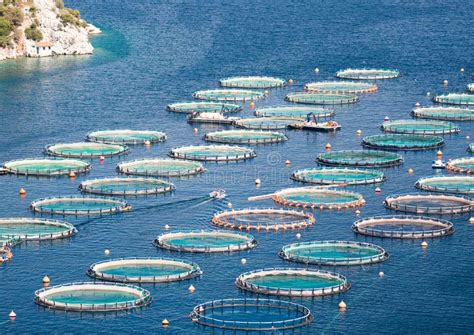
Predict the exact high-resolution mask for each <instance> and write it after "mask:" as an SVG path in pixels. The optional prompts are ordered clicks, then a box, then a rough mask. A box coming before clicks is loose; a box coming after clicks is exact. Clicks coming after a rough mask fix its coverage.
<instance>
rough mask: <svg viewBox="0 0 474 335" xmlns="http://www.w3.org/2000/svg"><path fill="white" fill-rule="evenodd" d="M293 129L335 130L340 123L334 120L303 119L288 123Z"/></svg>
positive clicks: (338, 128)
mask: <svg viewBox="0 0 474 335" xmlns="http://www.w3.org/2000/svg"><path fill="white" fill-rule="evenodd" d="M290 127H291V128H294V129H304V130H315V131H336V130H340V129H341V125H340V124H339V123H337V122H336V121H332V120H331V121H327V122H316V121H305V122H298V123H295V124H291V125H290Z"/></svg>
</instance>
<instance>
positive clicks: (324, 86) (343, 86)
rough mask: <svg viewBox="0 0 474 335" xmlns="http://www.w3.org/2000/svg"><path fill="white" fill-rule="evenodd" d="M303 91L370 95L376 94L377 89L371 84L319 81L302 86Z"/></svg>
mask: <svg viewBox="0 0 474 335" xmlns="http://www.w3.org/2000/svg"><path fill="white" fill-rule="evenodd" d="M304 89H305V91H308V92H321V93H352V94H355V93H372V92H377V90H378V87H377V85H375V84H371V83H362V82H350V81H320V82H314V83H308V84H306V85H305V86H304Z"/></svg>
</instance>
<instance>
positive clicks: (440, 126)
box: [382, 120, 460, 135]
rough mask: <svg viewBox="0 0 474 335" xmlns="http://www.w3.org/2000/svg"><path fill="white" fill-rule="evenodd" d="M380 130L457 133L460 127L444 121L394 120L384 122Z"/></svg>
mask: <svg viewBox="0 0 474 335" xmlns="http://www.w3.org/2000/svg"><path fill="white" fill-rule="evenodd" d="M382 130H383V131H385V132H387V133H398V134H420V135H447V134H455V133H458V132H459V130H460V129H459V127H458V126H456V125H455V124H454V123H451V122H445V121H418V120H396V121H387V122H384V123H383V124H382Z"/></svg>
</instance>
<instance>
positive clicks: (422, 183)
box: [415, 176, 474, 194]
mask: <svg viewBox="0 0 474 335" xmlns="http://www.w3.org/2000/svg"><path fill="white" fill-rule="evenodd" d="M415 186H416V187H417V188H419V189H421V190H425V191H430V192H441V193H458V194H474V177H471V176H441V177H428V178H421V179H418V181H417V182H416V183H415Z"/></svg>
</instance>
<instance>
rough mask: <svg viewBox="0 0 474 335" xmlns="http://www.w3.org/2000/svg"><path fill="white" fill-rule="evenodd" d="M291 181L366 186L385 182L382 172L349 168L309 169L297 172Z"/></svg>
mask: <svg viewBox="0 0 474 335" xmlns="http://www.w3.org/2000/svg"><path fill="white" fill-rule="evenodd" d="M290 178H291V179H293V180H296V181H300V182H303V183H311V184H320V185H333V184H336V185H337V184H344V185H365V184H375V183H381V182H383V181H385V175H384V173H383V172H381V171H376V170H362V169H349V168H309V169H303V170H297V171H295V172H293V173H292V174H291V177H290Z"/></svg>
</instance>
